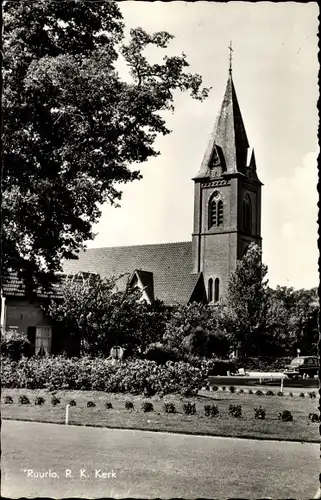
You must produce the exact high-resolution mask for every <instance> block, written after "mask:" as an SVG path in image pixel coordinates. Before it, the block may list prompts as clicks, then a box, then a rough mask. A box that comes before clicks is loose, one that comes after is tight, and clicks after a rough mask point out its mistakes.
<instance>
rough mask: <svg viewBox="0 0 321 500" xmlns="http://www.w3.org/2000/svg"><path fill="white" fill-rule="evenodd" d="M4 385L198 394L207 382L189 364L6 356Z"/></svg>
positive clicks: (152, 393)
mask: <svg viewBox="0 0 321 500" xmlns="http://www.w3.org/2000/svg"><path fill="white" fill-rule="evenodd" d="M1 369H2V386H3V387H14V388H28V389H49V390H50V391H53V390H65V389H71V390H99V391H105V392H123V393H125V392H130V393H131V394H145V395H154V394H162V395H165V394H171V393H176V394H181V395H186V394H189V395H191V396H193V395H196V394H197V393H198V391H199V389H200V388H201V387H203V386H204V384H205V383H206V378H205V375H204V373H205V372H204V371H203V370H201V369H200V368H197V367H195V366H192V365H190V364H188V363H184V362H178V363H174V362H172V361H168V362H167V363H166V364H165V365H158V364H157V363H155V362H154V361H148V360H141V359H136V360H134V361H125V362H123V363H121V364H118V365H113V364H112V363H111V362H110V361H109V360H106V359H102V358H94V359H91V358H88V357H82V358H79V359H77V358H65V357H63V356H46V357H44V358H38V357H35V358H31V359H26V358H23V359H21V360H20V361H18V362H14V361H11V360H9V359H8V358H3V363H2V366H1Z"/></svg>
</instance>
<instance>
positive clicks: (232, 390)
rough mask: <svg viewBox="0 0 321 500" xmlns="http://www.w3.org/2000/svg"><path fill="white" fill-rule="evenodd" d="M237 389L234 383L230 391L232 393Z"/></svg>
mask: <svg viewBox="0 0 321 500" xmlns="http://www.w3.org/2000/svg"><path fill="white" fill-rule="evenodd" d="M235 390H236V389H235V387H234V385H230V387H229V391H230V392H231V393H232V394H233V393H234V392H235Z"/></svg>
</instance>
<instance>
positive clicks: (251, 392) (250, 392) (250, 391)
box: [241, 389, 253, 394]
mask: <svg viewBox="0 0 321 500" xmlns="http://www.w3.org/2000/svg"><path fill="white" fill-rule="evenodd" d="M241 390H242V389H241ZM249 394H253V391H252V389H250V390H249Z"/></svg>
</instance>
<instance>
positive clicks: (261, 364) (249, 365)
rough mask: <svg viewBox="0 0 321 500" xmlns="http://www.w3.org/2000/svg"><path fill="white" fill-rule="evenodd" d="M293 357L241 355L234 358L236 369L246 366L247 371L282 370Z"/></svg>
mask: <svg viewBox="0 0 321 500" xmlns="http://www.w3.org/2000/svg"><path fill="white" fill-rule="evenodd" d="M292 359H293V358H292V357H282V358H280V357H279V358H275V357H270V356H261V357H247V356H246V357H240V358H237V359H236V360H234V363H235V367H236V370H238V369H239V368H244V369H245V370H247V371H263V372H266V371H280V370H281V371H282V370H284V367H285V366H286V365H289V364H290V363H291V361H292Z"/></svg>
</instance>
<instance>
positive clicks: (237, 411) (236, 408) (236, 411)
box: [228, 405, 242, 418]
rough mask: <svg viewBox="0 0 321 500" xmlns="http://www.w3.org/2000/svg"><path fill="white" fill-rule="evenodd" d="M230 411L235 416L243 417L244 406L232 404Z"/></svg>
mask: <svg viewBox="0 0 321 500" xmlns="http://www.w3.org/2000/svg"><path fill="white" fill-rule="evenodd" d="M228 412H229V414H230V415H231V416H232V417H234V418H241V417H242V406H241V405H230V406H229V409H228Z"/></svg>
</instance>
